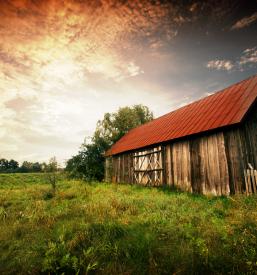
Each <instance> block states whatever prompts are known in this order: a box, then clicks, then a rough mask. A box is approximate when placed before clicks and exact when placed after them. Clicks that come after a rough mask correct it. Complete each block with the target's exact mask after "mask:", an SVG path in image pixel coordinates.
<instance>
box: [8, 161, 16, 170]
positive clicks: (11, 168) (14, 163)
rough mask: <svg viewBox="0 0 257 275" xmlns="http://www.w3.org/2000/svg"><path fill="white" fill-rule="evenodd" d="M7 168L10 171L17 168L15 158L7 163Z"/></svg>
mask: <svg viewBox="0 0 257 275" xmlns="http://www.w3.org/2000/svg"><path fill="white" fill-rule="evenodd" d="M8 168H9V169H10V170H12V171H15V170H16V169H18V168H19V163H18V161H16V160H13V159H11V160H10V161H9V164H8Z"/></svg>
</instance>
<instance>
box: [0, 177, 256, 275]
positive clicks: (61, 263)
mask: <svg viewBox="0 0 257 275" xmlns="http://www.w3.org/2000/svg"><path fill="white" fill-rule="evenodd" d="M256 272H257V197H256V196H252V197H245V196H243V195H242V196H233V197H228V198H226V197H221V198H215V197H204V196H197V195H191V194H187V193H180V192H172V191H170V190H167V189H156V188H144V187H139V186H130V185H114V184H100V183H92V184H88V183H85V182H82V181H77V180H76V181H75V180H67V179H65V178H63V179H61V180H60V182H59V183H58V189H57V192H56V194H55V195H54V196H53V194H52V191H51V187H50V185H49V184H47V181H46V179H45V176H44V175H42V174H15V175H14V174H8V175H3V174H2V175H0V274H39V273H40V274H42V273H43V274H173V273H174V274H256Z"/></svg>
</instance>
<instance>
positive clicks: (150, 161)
mask: <svg viewBox="0 0 257 275" xmlns="http://www.w3.org/2000/svg"><path fill="white" fill-rule="evenodd" d="M133 182H134V183H137V184H142V185H149V186H158V185H162V184H163V183H164V147H162V146H158V147H155V148H152V149H148V150H145V151H140V152H135V153H134V154H133Z"/></svg>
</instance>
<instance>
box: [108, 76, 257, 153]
mask: <svg viewBox="0 0 257 275" xmlns="http://www.w3.org/2000/svg"><path fill="white" fill-rule="evenodd" d="M256 100H257V74H255V75H252V76H250V77H248V78H246V79H243V80H241V81H239V82H237V83H234V84H231V85H229V86H228V87H225V88H223V89H221V90H219V91H216V92H214V93H213V94H211V95H208V96H205V97H202V98H199V99H198V100H196V101H193V102H191V103H189V104H187V105H184V106H181V107H180V108H177V109H175V110H172V111H170V112H168V113H166V114H164V115H162V116H160V117H158V118H155V119H153V120H151V121H149V122H147V123H145V124H143V125H139V126H137V127H136V128H133V129H131V130H130V131H128V132H127V133H126V134H125V135H124V136H123V137H122V138H121V139H119V140H118V141H117V142H116V143H115V144H114V145H113V146H112V147H111V149H110V150H108V153H107V155H113V154H118V153H121V152H125V151H131V150H135V149H139V148H143V147H146V146H150V145H153V144H158V143H161V142H164V141H168V140H173V139H177V138H182V137H186V136H189V135H192V134H196V133H201V132H206V131H209V130H214V129H218V128H221V127H225V126H229V125H232V124H236V123H240V122H241V121H242V120H243V118H244V116H245V114H246V112H247V111H248V110H249V108H251V106H252V105H253V103H254V102H255V101H256Z"/></svg>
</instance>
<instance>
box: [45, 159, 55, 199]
mask: <svg viewBox="0 0 257 275" xmlns="http://www.w3.org/2000/svg"><path fill="white" fill-rule="evenodd" d="M45 172H46V179H47V181H48V182H49V183H50V184H51V186H52V189H53V194H55V191H56V185H57V181H58V175H57V173H58V163H57V160H56V157H52V158H51V159H50V160H49V163H48V164H47V165H46V166H45Z"/></svg>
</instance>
